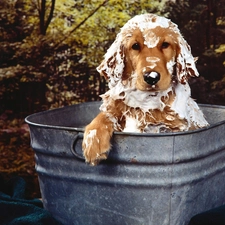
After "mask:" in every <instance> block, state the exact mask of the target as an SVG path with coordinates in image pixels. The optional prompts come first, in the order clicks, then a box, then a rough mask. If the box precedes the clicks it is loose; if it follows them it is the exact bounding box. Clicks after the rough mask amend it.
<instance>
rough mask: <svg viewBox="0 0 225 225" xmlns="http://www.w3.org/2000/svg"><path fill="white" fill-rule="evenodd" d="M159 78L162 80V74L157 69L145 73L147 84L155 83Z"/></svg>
mask: <svg viewBox="0 0 225 225" xmlns="http://www.w3.org/2000/svg"><path fill="white" fill-rule="evenodd" d="M159 80H160V74H159V73H157V72H155V71H153V72H150V73H149V72H148V73H145V74H144V81H145V82H146V83H147V84H150V85H155V84H156V83H157V82H158V81H159Z"/></svg>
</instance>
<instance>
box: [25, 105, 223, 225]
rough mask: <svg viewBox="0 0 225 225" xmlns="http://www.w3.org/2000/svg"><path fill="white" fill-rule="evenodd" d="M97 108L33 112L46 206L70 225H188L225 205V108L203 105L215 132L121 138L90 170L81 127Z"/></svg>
mask: <svg viewBox="0 0 225 225" xmlns="http://www.w3.org/2000/svg"><path fill="white" fill-rule="evenodd" d="M99 105H100V103H99V102H91V103H82V104H78V105H73V106H68V107H64V108H60V109H55V110H51V111H46V112H41V113H37V114H33V115H31V116H28V117H27V118H26V122H27V123H28V124H29V126H30V135H31V146H32V148H33V149H34V151H35V159H36V170H37V173H38V177H39V183H40V189H41V194H42V199H43V203H44V207H45V208H46V209H47V210H49V211H50V212H51V213H52V215H53V216H54V217H55V218H56V219H58V220H59V221H61V222H62V223H63V224H65V225H95V224H96V225H105V224H107V225H126V224H127V225H186V224H188V221H189V220H190V218H191V217H192V216H193V215H195V214H197V213H200V212H203V211H205V210H208V209H211V208H214V207H217V206H219V205H222V204H224V203H225V138H224V134H225V107H223V106H214V105H201V109H202V110H203V112H204V114H205V115H206V118H207V120H208V122H209V123H210V124H211V125H210V127H208V128H204V129H199V130H196V131H192V132H179V133H163V134H137V133H120V132H116V133H115V134H114V136H113V138H112V146H113V147H112V150H111V152H110V154H109V158H108V160H106V161H105V162H102V163H101V164H100V165H98V166H96V167H92V166H89V165H87V164H85V162H84V160H83V156H82V150H81V142H82V136H83V127H84V126H85V125H86V124H88V123H89V122H90V121H91V120H92V119H93V118H94V117H95V116H96V115H97V113H98V112H99V110H98V108H99Z"/></svg>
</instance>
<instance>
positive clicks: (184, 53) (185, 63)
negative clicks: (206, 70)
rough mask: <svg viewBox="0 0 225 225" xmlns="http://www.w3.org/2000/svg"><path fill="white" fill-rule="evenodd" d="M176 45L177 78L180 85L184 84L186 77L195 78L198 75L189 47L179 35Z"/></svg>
mask: <svg viewBox="0 0 225 225" xmlns="http://www.w3.org/2000/svg"><path fill="white" fill-rule="evenodd" d="M178 44H179V48H180V50H179V54H178V56H177V63H176V65H177V66H176V72H177V78H178V81H179V82H180V83H181V84H186V82H187V80H188V77H197V76H198V75H199V73H198V71H197V68H196V65H195V61H196V59H195V58H194V57H193V56H192V54H191V47H190V46H189V45H188V43H187V42H186V41H185V40H184V38H183V37H182V36H181V35H180V36H179V37H178Z"/></svg>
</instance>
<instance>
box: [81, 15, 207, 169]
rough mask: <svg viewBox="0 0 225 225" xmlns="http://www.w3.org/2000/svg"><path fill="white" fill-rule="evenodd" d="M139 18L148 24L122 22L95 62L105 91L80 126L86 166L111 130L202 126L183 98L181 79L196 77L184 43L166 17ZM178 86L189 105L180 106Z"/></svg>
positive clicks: (98, 155) (102, 153)
mask: <svg viewBox="0 0 225 225" xmlns="http://www.w3.org/2000/svg"><path fill="white" fill-rule="evenodd" d="M145 17H146V18H147V19H146V18H145ZM143 18H144V20H143V23H145V22H146V21H147V22H146V23H153V26H152V27H151V29H150V28H149V27H147V28H146V27H145V28H143V27H142V26H141V25H142V24H140V25H136V23H137V22H135V20H134V22H132V23H131V22H130V24H129V22H128V25H129V26H128V25H125V26H124V27H123V28H122V30H121V32H120V34H118V36H117V39H116V40H115V42H114V43H113V45H112V46H111V48H110V49H109V50H108V52H107V54H106V55H105V59H104V60H103V62H102V63H101V64H100V66H99V67H98V71H99V72H100V73H101V74H102V75H104V76H105V77H106V79H108V80H109V87H110V90H109V91H108V92H106V93H105V94H104V95H103V96H102V98H103V105H102V106H101V110H102V112H100V114H99V115H98V116H97V117H96V118H95V119H94V120H93V121H92V122H91V123H90V124H89V125H88V126H87V127H86V128H85V133H84V140H83V145H82V147H83V152H84V156H85V159H86V162H88V163H91V164H92V165H96V164H97V163H98V162H99V161H100V160H102V159H106V158H107V153H108V151H109V149H110V138H111V136H112V134H113V131H125V132H126V131H128V132H129V131H134V132H135V131H137V132H178V131H185V130H190V129H197V128H199V127H203V126H206V125H207V122H206V121H205V120H204V118H203V116H202V114H201V112H200V110H199V109H198V107H197V106H196V105H194V104H195V103H193V102H192V99H191V98H190V97H189V89H188V87H189V86H188V83H187V79H188V77H190V76H198V73H197V70H196V68H195V65H194V59H193V57H192V55H191V54H190V47H189V46H188V44H187V43H186V42H185V41H184V40H183V38H182V36H181V35H180V33H179V30H178V29H177V27H176V25H175V24H173V23H172V22H170V21H169V20H166V19H163V22H162V25H161V24H160V22H161V17H157V16H155V15H152V14H146V16H143ZM157 21H159V22H158V23H159V24H156V25H155V24H154V23H156V22H157ZM165 23H168V26H165ZM133 24H134V27H132V26H133ZM185 57H186V58H185ZM156 78H157V79H156ZM180 90H181V91H182V92H183V93H184V96H187V97H185V98H184V101H186V102H187V104H188V107H189V108H188V109H186V108H185V107H186V106H185V104H186V102H185V104H183V105H184V106H182V107H183V108H182V107H181V108H182V110H183V111H182V110H181V111H180V109H179V101H181V100H180V99H183V96H182V95H183V94H180V95H179V97H177V96H178V95H177V93H178V92H179V91H180ZM151 101H152V103H151ZM177 102H178V103H177ZM146 104H147V106H146ZM181 105H182V104H181ZM192 105H193V106H192ZM191 107H192V108H193V109H192V108H191ZM198 110H199V112H198ZM183 112H185V113H186V114H187V112H188V113H189V112H190V114H191V116H183V114H182V113H183ZM185 113H184V115H186V114H185ZM195 113H198V116H199V118H197V119H196V120H194V119H193V115H194V116H195ZM130 121H131V124H130Z"/></svg>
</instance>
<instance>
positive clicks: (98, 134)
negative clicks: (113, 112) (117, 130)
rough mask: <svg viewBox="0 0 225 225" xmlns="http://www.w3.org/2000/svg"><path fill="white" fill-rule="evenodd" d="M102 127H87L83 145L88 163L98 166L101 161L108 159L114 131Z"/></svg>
mask: <svg viewBox="0 0 225 225" xmlns="http://www.w3.org/2000/svg"><path fill="white" fill-rule="evenodd" d="M102 126H104V125H103V124H102V125H101V127H98V128H93V127H92V126H91V125H89V126H87V127H86V129H85V132H84V138H83V143H82V148H83V154H84V157H85V160H86V162H87V163H90V164H91V165H93V166H94V165H97V164H98V163H99V162H100V161H101V160H104V159H107V156H108V152H109V150H110V138H111V135H112V131H111V130H109V129H107V126H106V127H105V128H104V127H102Z"/></svg>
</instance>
